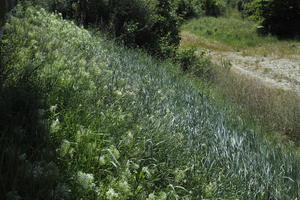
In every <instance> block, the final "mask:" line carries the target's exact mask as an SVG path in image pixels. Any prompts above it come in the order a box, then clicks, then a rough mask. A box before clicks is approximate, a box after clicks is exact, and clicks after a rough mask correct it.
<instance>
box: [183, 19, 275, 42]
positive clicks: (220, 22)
mask: <svg viewBox="0 0 300 200" xmlns="http://www.w3.org/2000/svg"><path fill="white" fill-rule="evenodd" d="M183 30H185V31H189V32H191V33H193V34H195V35H198V36H201V37H203V38H206V39H210V40H214V41H217V42H221V43H224V44H227V45H230V46H232V47H234V48H245V47H257V46H260V45H264V44H266V43H271V42H278V39H277V38H276V37H273V36H259V35H257V33H256V24H255V23H254V22H251V21H249V20H247V19H242V18H241V17H240V16H237V15H236V14H235V15H231V14H229V16H227V17H226V16H225V17H218V18H216V17H201V18H199V19H193V20H191V21H189V22H188V23H187V24H185V25H184V26H183Z"/></svg>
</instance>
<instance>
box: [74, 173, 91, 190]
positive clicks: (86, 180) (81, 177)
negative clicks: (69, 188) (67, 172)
mask: <svg viewBox="0 0 300 200" xmlns="http://www.w3.org/2000/svg"><path fill="white" fill-rule="evenodd" d="M76 181H77V183H78V184H79V185H80V186H81V187H82V188H83V189H85V190H91V189H93V188H94V187H95V183H94V176H93V174H88V173H84V172H81V171H79V172H78V173H77V177H76Z"/></svg>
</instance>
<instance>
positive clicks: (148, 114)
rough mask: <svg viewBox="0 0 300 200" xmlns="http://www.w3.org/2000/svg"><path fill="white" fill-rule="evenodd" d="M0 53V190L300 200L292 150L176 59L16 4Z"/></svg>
mask: <svg viewBox="0 0 300 200" xmlns="http://www.w3.org/2000/svg"><path fill="white" fill-rule="evenodd" d="M1 56H2V57H1V58H2V59H1V66H2V67H1V79H0V80H1V82H0V83H1V96H0V97H1V98H0V103H1V104H0V108H1V113H4V115H1V118H0V119H1V128H0V130H1V137H0V143H1V145H0V148H1V151H0V152H1V153H0V160H1V165H0V167H1V168H0V172H1V173H0V176H1V187H0V194H1V195H2V196H4V197H7V198H15V199H18V198H19V199H20V198H21V199H116V200H117V199H147V200H151V199H161V200H162V199H243V200H246V199H249V200H250V199H251V200H253V199H282V200H285V199H286V200H291V199H293V200H296V199H297V198H299V195H300V193H299V192H300V188H299V187H300V186H299V182H300V170H299V161H298V159H297V157H296V155H295V154H294V153H293V152H292V151H291V150H289V149H288V148H287V147H286V148H283V147H282V146H281V145H280V144H273V143H271V142H269V141H267V140H265V139H263V138H262V137H260V134H259V133H258V130H253V129H251V128H249V126H248V125H247V124H245V122H244V121H243V120H242V119H241V118H239V117H237V116H233V115H231V114H230V113H231V112H230V110H228V109H227V108H226V107H222V108H219V107H217V106H216V104H215V102H214V100H213V99H212V98H211V97H210V96H208V95H207V94H205V93H204V92H203V91H202V90H200V89H196V87H195V86H194V85H193V83H192V82H191V81H190V80H189V79H185V78H183V77H182V76H181V74H180V72H179V71H178V70H177V68H179V67H177V66H176V65H175V66H174V65H173V64H172V63H169V62H163V63H158V62H157V61H156V60H153V59H152V58H150V57H148V56H146V55H145V54H143V53H141V52H139V51H137V50H130V49H125V48H123V47H120V46H118V45H115V44H113V43H112V42H110V41H107V40H106V39H105V38H104V37H103V36H101V35H97V34H91V33H90V32H88V31H87V30H84V29H83V28H79V27H77V26H76V25H74V24H73V23H72V22H68V21H65V20H63V19H62V18H61V17H60V16H58V15H56V14H49V13H47V12H45V11H44V10H42V9H37V8H28V9H24V8H22V7H18V9H17V13H16V14H15V16H14V17H11V19H10V20H9V22H8V23H7V24H6V26H5V31H4V36H3V40H2V41H1ZM8 161H9V162H8ZM28 183H30V184H28Z"/></svg>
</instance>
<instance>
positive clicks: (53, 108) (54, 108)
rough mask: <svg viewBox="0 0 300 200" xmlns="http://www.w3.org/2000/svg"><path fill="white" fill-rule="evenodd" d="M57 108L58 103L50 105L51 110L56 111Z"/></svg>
mask: <svg viewBox="0 0 300 200" xmlns="http://www.w3.org/2000/svg"><path fill="white" fill-rule="evenodd" d="M56 109H57V104H55V105H54V106H51V107H50V112H52V113H54V112H55V111H56Z"/></svg>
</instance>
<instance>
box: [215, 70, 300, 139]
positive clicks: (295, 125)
mask: <svg viewBox="0 0 300 200" xmlns="http://www.w3.org/2000/svg"><path fill="white" fill-rule="evenodd" d="M217 77H218V78H217V80H216V82H215V83H216V85H217V88H218V89H217V91H218V93H219V94H221V95H222V96H223V98H224V99H226V100H227V101H229V102H231V103H234V104H235V105H239V106H238V107H239V111H240V112H241V113H250V116H252V117H251V118H253V119H254V120H255V121H257V122H258V123H259V124H262V125H266V126H267V127H270V128H271V130H273V132H274V131H275V132H276V131H277V132H280V133H284V134H283V137H285V136H287V137H288V138H289V139H292V140H293V141H295V142H296V143H297V144H300V143H299V142H300V103H299V102H300V96H299V95H297V94H295V93H294V92H292V91H287V90H282V89H278V88H273V87H269V86H268V85H266V84H264V83H263V82H262V81H260V80H259V79H257V78H254V77H249V76H247V75H245V74H242V73H240V72H238V71H236V70H234V69H231V70H227V71H225V70H220V69H219V71H218V72H217Z"/></svg>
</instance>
